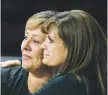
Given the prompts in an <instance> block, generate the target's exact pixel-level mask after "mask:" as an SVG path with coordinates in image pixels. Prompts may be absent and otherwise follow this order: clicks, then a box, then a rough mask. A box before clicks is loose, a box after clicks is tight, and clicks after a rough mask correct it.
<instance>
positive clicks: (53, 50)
mask: <svg viewBox="0 0 108 95" xmlns="http://www.w3.org/2000/svg"><path fill="white" fill-rule="evenodd" d="M49 32H50V33H49V34H48V35H47V37H46V40H45V41H44V43H43V44H42V46H41V48H43V60H42V61H43V64H45V65H48V66H52V67H53V66H62V65H63V64H64V63H65V60H66V57H67V52H68V49H67V48H66V47H65V46H64V43H63V40H62V39H61V38H60V37H59V36H58V34H57V28H54V27H51V28H50V29H49Z"/></svg>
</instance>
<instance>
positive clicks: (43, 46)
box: [41, 41, 47, 50]
mask: <svg viewBox="0 0 108 95" xmlns="http://www.w3.org/2000/svg"><path fill="white" fill-rule="evenodd" d="M41 49H43V50H45V49H47V45H46V41H44V42H43V43H42V45H41Z"/></svg>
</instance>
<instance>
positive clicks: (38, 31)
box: [25, 28, 46, 39]
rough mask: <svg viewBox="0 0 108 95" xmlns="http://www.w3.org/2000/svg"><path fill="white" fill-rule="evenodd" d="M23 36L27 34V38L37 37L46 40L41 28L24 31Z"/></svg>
mask: <svg viewBox="0 0 108 95" xmlns="http://www.w3.org/2000/svg"><path fill="white" fill-rule="evenodd" d="M25 34H27V35H28V36H38V37H40V38H43V39H45V38H46V34H45V33H43V32H42V30H41V28H37V29H35V30H26V31H25Z"/></svg>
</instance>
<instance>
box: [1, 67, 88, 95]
mask: <svg viewBox="0 0 108 95" xmlns="http://www.w3.org/2000/svg"><path fill="white" fill-rule="evenodd" d="M27 77H28V72H27V71H26V70H25V69H23V68H22V67H21V66H17V67H11V68H2V69H1V88H2V89H1V95H31V94H30V93H29V91H28V87H27ZM37 93H39V94H37ZM37 93H35V94H32V95H87V94H86V90H85V85H84V83H83V81H82V82H79V81H78V79H77V78H76V75H75V74H72V73H67V74H66V73H60V74H57V75H56V76H55V77H53V78H52V79H51V80H50V81H49V82H48V83H47V84H45V85H44V86H43V87H42V88H41V89H40V90H39V91H38V92H37Z"/></svg>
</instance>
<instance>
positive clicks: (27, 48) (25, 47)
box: [21, 39, 31, 51]
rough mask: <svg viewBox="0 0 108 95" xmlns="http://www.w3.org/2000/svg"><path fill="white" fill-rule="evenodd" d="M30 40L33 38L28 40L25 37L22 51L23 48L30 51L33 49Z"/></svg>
mask: <svg viewBox="0 0 108 95" xmlns="http://www.w3.org/2000/svg"><path fill="white" fill-rule="evenodd" d="M30 42H31V39H26V40H25V39H24V40H23V42H22V45H21V51H23V50H27V51H30V50H31V48H30Z"/></svg>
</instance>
